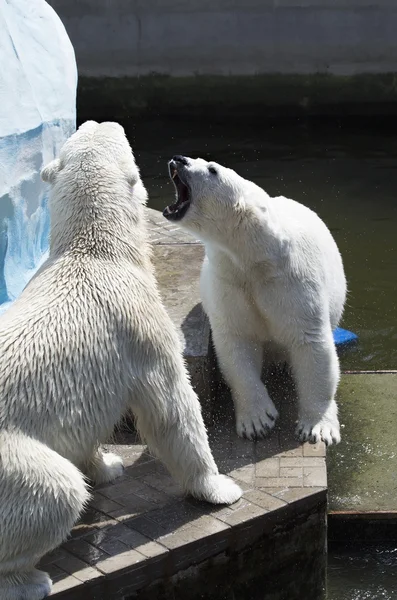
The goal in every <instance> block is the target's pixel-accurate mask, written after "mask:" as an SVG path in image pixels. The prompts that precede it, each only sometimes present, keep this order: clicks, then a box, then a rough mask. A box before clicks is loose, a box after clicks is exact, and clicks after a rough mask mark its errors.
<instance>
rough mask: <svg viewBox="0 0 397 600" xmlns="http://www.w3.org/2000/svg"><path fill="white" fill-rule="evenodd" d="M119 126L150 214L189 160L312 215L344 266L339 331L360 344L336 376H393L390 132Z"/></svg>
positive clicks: (395, 254)
mask: <svg viewBox="0 0 397 600" xmlns="http://www.w3.org/2000/svg"><path fill="white" fill-rule="evenodd" d="M124 125H125V127H126V129H127V131H128V135H129V138H130V141H131V144H132V146H133V149H134V151H135V155H136V159H137V162H138V164H139V165H140V167H141V172H142V176H143V179H144V182H145V184H146V186H147V188H148V191H149V194H150V206H151V207H153V208H157V209H162V208H164V206H165V205H166V204H168V203H169V201H170V199H171V198H172V196H173V187H172V185H171V183H170V182H169V180H168V175H167V165H166V161H167V160H168V159H169V158H170V157H172V155H173V154H185V155H188V156H193V157H196V156H202V157H204V158H211V159H213V160H215V161H217V162H219V163H221V164H224V165H226V166H228V167H231V168H233V169H235V170H236V171H238V173H240V174H241V175H242V176H243V177H246V178H248V179H251V180H253V181H255V183H257V184H258V185H260V186H261V187H263V188H264V189H266V191H267V192H268V193H269V194H271V195H274V196H276V195H280V194H282V195H285V196H289V197H291V198H293V199H295V200H298V201H299V202H302V203H303V204H306V205H307V206H309V207H310V208H312V209H314V210H315V211H316V212H317V213H318V214H319V215H320V216H321V217H322V219H323V220H324V221H325V222H326V223H327V225H328V226H329V228H330V229H331V231H332V232H333V234H334V236H335V238H336V241H337V243H338V245H339V248H340V250H341V253H342V255H343V259H344V264H345V270H346V275H347V279H348V286H349V297H348V302H347V306H346V310H345V316H344V320H343V324H342V326H344V327H346V328H347V329H350V330H352V331H354V332H355V333H357V334H358V335H359V338H360V342H359V344H358V345H357V347H356V348H354V349H351V350H349V352H347V353H345V354H344V356H343V357H342V367H343V368H344V369H363V370H367V369H393V368H394V369H396V368H397V320H396V312H397V311H396V302H397V301H396V298H397V243H396V232H397V137H396V136H395V134H394V131H391V130H390V127H385V126H382V127H379V126H378V127H377V126H376V125H372V127H371V126H370V125H368V123H367V122H361V123H359V124H356V125H355V126H352V125H351V124H350V125H344V126H341V125H339V124H338V123H332V124H329V123H328V124H323V123H322V124H321V123H313V122H312V123H311V124H307V123H305V124H303V123H300V122H299V121H298V122H297V121H294V122H292V123H283V124H274V125H273V126H271V125H269V124H268V123H264V124H259V125H258V123H254V122H250V121H249V119H246V120H240V121H238V122H226V123H215V122H211V119H209V120H208V121H206V122H204V123H197V122H188V121H179V120H177V119H175V118H173V119H170V120H168V121H167V120H153V121H151V122H148V121H145V122H142V123H139V124H133V123H128V122H127V123H124Z"/></svg>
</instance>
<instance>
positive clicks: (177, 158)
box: [172, 154, 188, 165]
mask: <svg viewBox="0 0 397 600" xmlns="http://www.w3.org/2000/svg"><path fill="white" fill-rule="evenodd" d="M172 160H173V161H174V162H179V163H182V164H183V165H187V164H188V160H187V158H185V157H184V156H181V155H180V154H177V155H176V156H173V157H172Z"/></svg>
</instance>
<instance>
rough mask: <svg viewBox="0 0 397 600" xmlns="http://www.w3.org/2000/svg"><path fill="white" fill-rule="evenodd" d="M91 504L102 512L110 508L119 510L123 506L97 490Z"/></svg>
mask: <svg viewBox="0 0 397 600" xmlns="http://www.w3.org/2000/svg"><path fill="white" fill-rule="evenodd" d="M91 505H92V506H93V507H94V508H96V509H97V510H99V511H101V512H105V513H106V512H109V511H110V510H117V509H119V508H121V505H120V504H118V503H117V502H115V501H114V500H110V498H106V496H103V495H102V494H101V493H100V492H95V493H94V495H93V498H92V500H91Z"/></svg>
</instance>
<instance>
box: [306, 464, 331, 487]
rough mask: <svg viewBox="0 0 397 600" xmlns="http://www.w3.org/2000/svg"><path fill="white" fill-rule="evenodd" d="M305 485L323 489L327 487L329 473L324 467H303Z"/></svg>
mask: <svg viewBox="0 0 397 600" xmlns="http://www.w3.org/2000/svg"><path fill="white" fill-rule="evenodd" d="M303 485H304V486H312V487H322V486H324V487H325V486H326V485H327V472H326V470H325V468H324V467H303Z"/></svg>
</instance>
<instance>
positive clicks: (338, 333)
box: [334, 327, 358, 346]
mask: <svg viewBox="0 0 397 600" xmlns="http://www.w3.org/2000/svg"><path fill="white" fill-rule="evenodd" d="M357 340H358V335H356V334H355V333H353V332H352V331H347V329H341V328H340V327H337V328H336V329H334V342H335V346H345V345H347V344H352V343H353V342H356V341H357Z"/></svg>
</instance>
